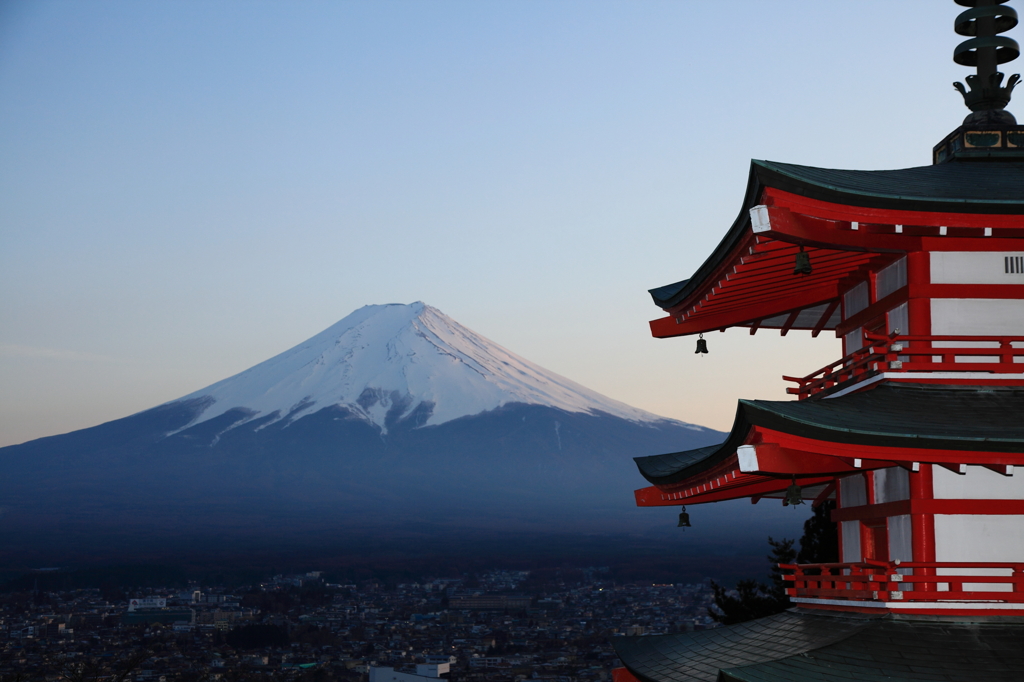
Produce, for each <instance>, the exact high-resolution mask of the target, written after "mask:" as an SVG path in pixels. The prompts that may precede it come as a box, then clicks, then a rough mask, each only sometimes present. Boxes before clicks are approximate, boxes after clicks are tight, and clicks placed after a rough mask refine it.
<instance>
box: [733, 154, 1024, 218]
mask: <svg viewBox="0 0 1024 682" xmlns="http://www.w3.org/2000/svg"><path fill="white" fill-rule="evenodd" d="M753 165H754V167H755V168H756V172H757V174H758V177H759V178H760V179H761V181H762V183H763V184H764V185H766V186H768V187H776V188H778V189H781V190H784V191H787V192H793V193H794V194H800V195H803V196H808V197H811V198H814V199H821V200H823V201H835V202H837V203H843V204H847V205H852V206H867V207H871V208H889V209H904V210H910V211H915V210H916V211H921V210H923V211H954V212H957V213H1024V163H1021V162H997V163H984V162H983V163H972V162H964V163H942V164H938V165H936V166H920V167H917V168H903V169H900V170H878V171H864V170H839V169H833V168H814V167H812V166H797V165H794V164H791V163H776V162H774V161H754V162H753Z"/></svg>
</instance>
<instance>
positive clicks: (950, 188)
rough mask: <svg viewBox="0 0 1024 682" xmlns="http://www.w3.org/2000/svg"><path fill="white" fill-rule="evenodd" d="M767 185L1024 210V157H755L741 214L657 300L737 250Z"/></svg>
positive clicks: (661, 302) (655, 293) (882, 203)
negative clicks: (829, 163) (852, 164)
mask: <svg viewBox="0 0 1024 682" xmlns="http://www.w3.org/2000/svg"><path fill="white" fill-rule="evenodd" d="M766 187H774V188H777V189H781V190H783V191H785V192H791V193H793V194H797V195H800V196H805V197H808V198H811V199H818V200H820V201H829V202H833V203H838V204H843V205H846V206H860V207H864V208H882V209H897V210H907V211H931V212H955V213H988V214H1010V215H1019V214H1024V162H1009V161H998V162H995V161H993V162H977V161H966V162H953V163H942V164H938V165H935V166H921V167H918V168H904V169H901V170H881V171H859V170H839V169H832V168H814V167H812V166H797V165H794V164H790V163H777V162H774V161H757V160H754V161H751V164H750V176H749V179H748V181H747V190H746V194H745V196H744V198H743V205H742V206H741V208H740V213H739V216H737V218H736V221H735V222H734V223H733V224H732V227H730V228H729V231H728V232H727V233H726V235H725V237H724V238H723V239H722V241H721V243H720V244H719V245H718V246H717V247H716V248H715V250H714V252H713V253H712V254H711V256H709V257H708V259H707V260H706V261H705V262H704V264H703V265H701V266H700V268H699V269H698V270H697V272H696V273H694V275H693V277H691V278H690V279H688V280H682V281H679V282H675V283H673V284H667V285H665V286H661V287H656V288H654V289H651V290H650V294H651V297H652V298H653V299H654V302H655V304H657V305H658V306H660V307H662V308H670V307H672V306H674V305H676V304H677V303H679V302H681V301H683V300H684V299H685V298H686V297H687V296H689V295H690V294H691V293H692V292H693V290H694V289H696V288H697V287H699V286H700V285H701V283H702V282H704V280H705V279H706V278H707V277H708V276H710V275H711V273H712V272H713V271H714V270H715V269H716V268H717V267H718V265H719V264H720V263H721V262H722V261H723V260H724V259H725V258H726V257H727V256H728V254H729V253H731V252H732V250H733V248H734V247H735V246H736V244H737V243H738V242H739V240H740V239H741V238H742V237H743V235H745V234H746V233H747V230H748V229H749V226H750V214H749V213H748V211H749V210H750V208H751V207H753V206H755V205H756V203H757V202H758V201H760V197H761V193H762V191H763V190H764V188H766Z"/></svg>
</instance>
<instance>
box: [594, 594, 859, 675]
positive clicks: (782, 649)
mask: <svg viewBox="0 0 1024 682" xmlns="http://www.w3.org/2000/svg"><path fill="white" fill-rule="evenodd" d="M871 622H872V621H871V619H870V618H867V617H864V616H860V615H857V614H853V615H851V616H849V617H841V618H836V617H833V616H831V615H828V614H814V613H805V612H802V611H799V610H795V609H794V610H790V611H786V612H785V613H780V614H777V615H774V616H769V617H767V618H760V619H758V620H752V621H749V622H746V623H740V624H739V625H730V626H726V627H720V628H716V629H714V630H698V631H696V632H685V633H680V634H678V635H656V636H649V637H621V638H618V637H617V638H615V639H613V640H612V644H613V645H614V647H615V651H616V653H617V654H618V655H619V658H620V659H621V660H622V662H623V664H625V666H626V667H627V668H629V671H630V672H632V673H633V674H634V675H636V676H637V677H638V678H639V679H640V680H642V681H643V682H693V681H696V680H706V681H708V682H711V681H713V680H716V679H717V678H718V671H719V670H722V669H724V668H735V667H739V666H746V665H751V664H755V663H765V662H769V661H774V660H777V659H780V658H783V657H785V656H791V655H793V654H800V653H803V652H805V651H811V650H813V649H818V648H821V647H823V646H826V645H828V644H830V643H832V642H836V641H838V640H841V639H843V638H844V637H848V636H849V635H850V634H852V633H854V632H856V631H858V630H860V629H863V628H865V627H867V626H868V625H870V623H871Z"/></svg>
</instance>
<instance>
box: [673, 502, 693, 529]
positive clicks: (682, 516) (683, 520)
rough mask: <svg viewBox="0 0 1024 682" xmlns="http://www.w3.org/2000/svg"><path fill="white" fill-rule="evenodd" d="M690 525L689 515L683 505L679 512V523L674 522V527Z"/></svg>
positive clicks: (687, 526)
mask: <svg viewBox="0 0 1024 682" xmlns="http://www.w3.org/2000/svg"><path fill="white" fill-rule="evenodd" d="M689 527H690V515H689V514H687V513H686V507H683V509H682V511H681V512H679V523H678V524H676V528H689Z"/></svg>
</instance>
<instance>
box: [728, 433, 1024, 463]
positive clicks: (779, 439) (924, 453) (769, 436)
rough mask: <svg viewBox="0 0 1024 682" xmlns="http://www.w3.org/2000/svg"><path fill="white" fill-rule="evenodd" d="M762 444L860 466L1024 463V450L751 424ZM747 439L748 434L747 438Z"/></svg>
mask: <svg viewBox="0 0 1024 682" xmlns="http://www.w3.org/2000/svg"><path fill="white" fill-rule="evenodd" d="M752 431H753V432H754V433H756V434H758V435H759V436H760V437H761V439H762V441H763V442H765V443H777V444H778V445H781V446H782V447H785V448H792V449H794V450H806V451H809V452H817V453H819V454H821V455H828V456H832V457H845V458H848V459H849V460H851V461H852V460H861V463H862V465H861V467H860V468H862V469H866V468H868V463H869V462H887V463H888V466H894V465H895V463H896V462H898V461H902V462H932V463H935V464H938V463H945V464H954V465H956V464H962V463H970V464H978V465H981V464H993V465H996V464H1013V465H1015V466H1021V465H1024V452H985V451H975V450H938V449H932V448H908V447H892V446H883V445H857V444H852V443H836V442H833V441H827V440H818V439H816V438H805V437H803V436H794V435H791V434H788V433H783V432H782V431H775V430H773V429H766V428H764V427H761V426H755V427H753V429H752ZM748 438H749V437H748Z"/></svg>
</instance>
